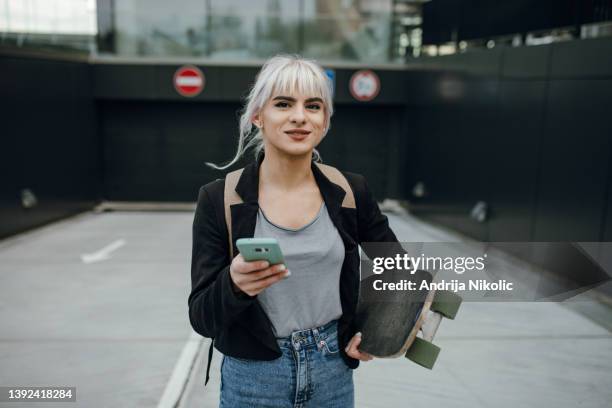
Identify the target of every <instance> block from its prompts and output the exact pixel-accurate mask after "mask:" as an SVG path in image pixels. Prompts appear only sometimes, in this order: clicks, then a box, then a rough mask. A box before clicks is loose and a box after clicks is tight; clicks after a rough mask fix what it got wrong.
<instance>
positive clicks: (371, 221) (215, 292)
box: [188, 156, 397, 368]
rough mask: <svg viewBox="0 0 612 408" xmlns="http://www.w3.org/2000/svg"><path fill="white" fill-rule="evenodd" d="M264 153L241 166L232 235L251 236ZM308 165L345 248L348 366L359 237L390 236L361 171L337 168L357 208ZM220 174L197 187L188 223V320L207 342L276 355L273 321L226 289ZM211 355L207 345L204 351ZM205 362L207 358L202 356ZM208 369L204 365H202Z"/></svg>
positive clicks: (343, 327) (343, 340) (227, 349)
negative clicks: (190, 234) (345, 203)
mask: <svg viewBox="0 0 612 408" xmlns="http://www.w3.org/2000/svg"><path fill="white" fill-rule="evenodd" d="M262 161H263V156H260V158H259V159H258V160H257V161H256V162H253V163H252V164H250V165H248V166H247V167H245V169H244V171H243V172H242V175H241V177H240V180H239V181H238V184H237V185H236V192H237V193H238V195H240V197H241V198H242V200H243V201H244V202H243V203H242V204H237V205H233V206H232V207H231V212H232V239H233V245H234V254H237V253H238V250H237V248H236V240H237V239H239V238H250V237H253V234H254V232H255V223H256V219H257V212H258V209H259V206H258V201H257V197H258V191H259V166H260V164H261V162H262ZM312 171H313V173H314V177H315V180H316V182H317V184H318V186H319V190H320V192H321V195H322V196H323V200H324V201H325V205H326V206H327V210H328V212H329V215H330V218H331V219H332V222H333V223H334V225H335V226H336V228H337V229H338V232H339V233H340V236H341V238H342V241H343V243H344V248H345V257H344V263H343V264H342V270H341V273H340V302H341V305H342V316H341V318H340V319H339V322H338V341H339V345H340V352H341V354H342V357H343V359H344V361H345V362H346V364H347V365H348V366H349V367H350V368H357V366H358V365H359V360H355V359H353V358H351V357H349V356H347V355H346V353H345V352H344V348H345V347H346V345H347V344H348V342H349V340H350V339H351V338H352V336H353V335H354V334H355V333H356V332H357V331H358V328H357V327H356V325H355V320H354V318H355V312H356V307H357V299H358V294H359V263H360V260H359V250H358V244H359V243H362V242H397V238H396V237H395V234H394V233H393V231H391V229H390V228H389V223H388V220H387V217H386V216H384V215H383V214H382V213H381V212H380V210H379V208H378V205H377V203H376V200H375V199H374V196H373V195H372V193H371V192H370V190H369V188H368V185H367V183H366V180H365V178H364V177H363V176H361V175H359V174H355V173H348V172H342V173H343V174H344V176H345V177H346V179H347V180H348V182H349V184H350V186H351V188H352V189H353V193H354V195H355V203H356V207H357V208H356V209H354V208H346V207H342V206H341V205H342V200H343V198H344V196H345V194H346V193H345V192H344V190H343V189H342V188H341V187H340V186H338V185H336V184H334V183H332V182H331V181H330V180H329V179H328V178H327V177H325V176H324V175H323V173H322V172H321V171H320V170H319V168H318V167H317V166H316V165H315V164H314V163H313V164H312ZM224 186H225V180H224V179H218V180H216V181H213V182H211V183H209V184H206V185H205V186H203V187H202V188H200V192H199V196H198V204H197V208H196V212H195V217H194V221H193V251H192V260H191V285H192V290H191V294H190V295H189V301H188V302H189V320H190V322H191V325H192V326H193V329H194V330H195V331H196V332H197V333H199V334H201V335H202V336H204V337H210V338H214V346H215V348H217V349H218V350H219V351H221V352H222V353H223V354H226V355H228V356H232V357H237V358H245V359H253V360H273V359H276V358H278V357H280V356H281V351H280V349H279V347H278V345H277V343H276V339H275V337H274V333H273V330H272V325H271V322H270V320H269V319H268V316H267V315H266V313H265V312H264V310H263V308H262V307H261V305H260V303H259V301H258V300H257V296H254V297H250V296H248V295H246V294H243V296H240V295H237V294H236V293H235V292H234V291H233V290H232V282H231V278H230V273H229V265H230V255H229V248H228V237H227V228H226V225H225V215H224V206H223V191H224ZM210 353H212V348H211V349H210V352H209V358H210ZM209 364H210V362H209ZM209 368H210V366H209Z"/></svg>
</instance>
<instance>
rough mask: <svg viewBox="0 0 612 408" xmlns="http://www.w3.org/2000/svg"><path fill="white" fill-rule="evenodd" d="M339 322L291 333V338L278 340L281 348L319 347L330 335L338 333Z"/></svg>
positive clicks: (334, 321) (333, 321) (335, 321)
mask: <svg viewBox="0 0 612 408" xmlns="http://www.w3.org/2000/svg"><path fill="white" fill-rule="evenodd" d="M337 331H338V320H332V321H330V322H329V323H326V324H324V325H323V326H319V327H314V328H312V329H305V330H298V331H294V332H293V333H291V334H290V335H289V336H286V337H280V338H277V339H276V341H277V342H278V345H279V346H281V347H282V346H289V347H294V348H295V347H296V346H297V347H299V346H308V345H318V344H319V343H320V342H321V341H322V340H325V339H327V338H328V337H329V336H330V335H332V334H334V333H337Z"/></svg>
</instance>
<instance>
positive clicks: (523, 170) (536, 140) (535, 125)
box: [489, 80, 546, 242]
mask: <svg viewBox="0 0 612 408" xmlns="http://www.w3.org/2000/svg"><path fill="white" fill-rule="evenodd" d="M545 102H546V82H545V81H524V80H506V81H503V82H502V84H501V89H500V106H499V110H500V112H499V115H500V116H499V126H497V129H496V132H495V134H493V135H492V140H491V141H492V144H491V148H490V152H489V154H490V156H491V159H492V160H491V162H492V163H494V165H493V166H492V167H491V171H490V173H491V176H492V177H491V180H490V182H491V188H490V196H489V203H490V205H491V218H490V221H489V240H490V241H493V242H495V241H497V242H502V241H530V240H531V234H532V227H533V222H534V209H535V198H536V192H537V176H538V172H539V160H540V155H539V152H540V144H541V138H542V133H543V130H544V129H543V120H544V115H543V114H544V107H545Z"/></svg>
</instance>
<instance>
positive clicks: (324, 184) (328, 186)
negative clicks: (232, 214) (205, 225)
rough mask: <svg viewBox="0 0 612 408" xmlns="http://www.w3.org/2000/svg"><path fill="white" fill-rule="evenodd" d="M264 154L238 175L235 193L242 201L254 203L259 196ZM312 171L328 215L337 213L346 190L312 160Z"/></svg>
mask: <svg viewBox="0 0 612 408" xmlns="http://www.w3.org/2000/svg"><path fill="white" fill-rule="evenodd" d="M263 159H264V154H263V153H262V154H260V155H259V156H258V157H257V160H256V161H255V162H253V163H251V164H249V165H247V166H246V167H245V168H244V170H243V171H242V174H241V175H240V179H239V180H238V183H237V184H236V193H238V195H239V196H240V197H241V198H242V200H243V201H244V203H250V204H254V203H257V202H258V197H259V168H260V166H261V163H262V162H263ZM311 169H312V173H313V174H314V177H315V181H316V182H317V185H318V186H319V191H320V192H321V195H322V196H323V200H324V201H325V205H326V206H327V210H328V212H330V215H332V214H333V215H335V214H337V212H338V210H339V209H340V207H341V205H342V200H344V196H345V195H346V192H345V191H344V189H343V188H342V187H340V186H339V185H337V184H335V183H332V182H331V181H330V180H329V179H328V178H327V177H325V175H324V174H323V172H321V170H320V169H319V167H318V166H317V165H316V164H315V162H314V161H313V162H312V163H311Z"/></svg>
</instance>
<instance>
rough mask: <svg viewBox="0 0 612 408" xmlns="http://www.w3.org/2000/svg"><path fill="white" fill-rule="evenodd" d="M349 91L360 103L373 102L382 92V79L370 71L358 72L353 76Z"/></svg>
mask: <svg viewBox="0 0 612 408" xmlns="http://www.w3.org/2000/svg"><path fill="white" fill-rule="evenodd" d="M349 90H350V91H351V95H353V98H355V99H357V100H358V101H362V102H367V101H371V100H372V99H374V98H376V95H378V92H380V79H378V75H376V74H375V73H374V72H373V71H370V70H369V69H366V70H361V71H357V72H355V73H354V74H353V76H351V80H350V81H349Z"/></svg>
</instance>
